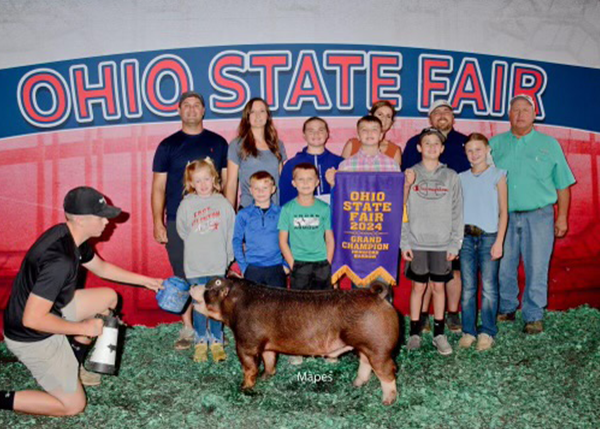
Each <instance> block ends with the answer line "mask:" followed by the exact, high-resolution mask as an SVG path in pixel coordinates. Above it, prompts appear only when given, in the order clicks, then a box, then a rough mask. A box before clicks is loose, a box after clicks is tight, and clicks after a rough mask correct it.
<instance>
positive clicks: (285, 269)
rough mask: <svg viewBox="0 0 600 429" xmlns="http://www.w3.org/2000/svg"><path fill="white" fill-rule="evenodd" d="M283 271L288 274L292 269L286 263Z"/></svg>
mask: <svg viewBox="0 0 600 429" xmlns="http://www.w3.org/2000/svg"><path fill="white" fill-rule="evenodd" d="M283 272H284V273H285V275H286V276H287V275H288V274H289V273H290V269H289V268H288V267H286V266H285V265H284V266H283Z"/></svg>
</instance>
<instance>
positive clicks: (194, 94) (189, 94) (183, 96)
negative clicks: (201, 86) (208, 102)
mask: <svg viewBox="0 0 600 429" xmlns="http://www.w3.org/2000/svg"><path fill="white" fill-rule="evenodd" d="M190 97H196V98H197V99H198V100H200V104H202V106H204V105H205V104H204V97H202V95H201V94H198V93H197V92H196V91H186V92H184V93H183V94H181V97H179V107H181V103H183V102H184V101H185V100H186V99H188V98H190Z"/></svg>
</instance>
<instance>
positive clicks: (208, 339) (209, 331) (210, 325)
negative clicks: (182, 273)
mask: <svg viewBox="0 0 600 429" xmlns="http://www.w3.org/2000/svg"><path fill="white" fill-rule="evenodd" d="M211 278H212V277H194V278H190V279H187V281H188V283H189V284H191V285H198V286H204V285H205V284H206V283H208V281H209V280H210V279H211ZM192 323H193V325H194V331H195V335H194V336H195V342H196V344H199V343H208V344H213V343H222V342H223V323H222V322H218V321H216V320H213V319H209V318H208V317H206V316H205V315H204V314H200V313H198V312H197V311H196V310H194V311H192Z"/></svg>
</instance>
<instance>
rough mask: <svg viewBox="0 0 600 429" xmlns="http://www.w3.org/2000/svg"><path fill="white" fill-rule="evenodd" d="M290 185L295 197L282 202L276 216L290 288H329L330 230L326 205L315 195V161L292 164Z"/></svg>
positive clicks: (331, 236)
mask: <svg viewBox="0 0 600 429" xmlns="http://www.w3.org/2000/svg"><path fill="white" fill-rule="evenodd" d="M292 177H293V180H292V185H293V186H294V187H295V188H296V189H297V190H298V197H296V198H294V199H293V200H291V201H289V202H288V203H287V204H285V205H284V206H283V209H282V210H281V216H280V217H279V224H278V225H277V227H278V228H279V246H280V247H281V253H282V254H283V257H284V258H285V260H286V262H287V263H288V265H289V266H290V268H291V270H292V273H291V277H290V280H291V282H290V283H291V287H292V289H302V290H308V289H316V290H322V289H329V288H331V261H332V259H333V248H334V241H333V231H332V229H331V211H330V209H329V205H328V204H327V203H324V202H323V201H321V200H318V199H316V198H315V195H314V192H315V189H316V188H317V186H318V185H319V173H318V171H317V169H316V168H315V166H314V165H312V164H309V163H301V164H298V165H296V166H295V167H294V171H293V173H292Z"/></svg>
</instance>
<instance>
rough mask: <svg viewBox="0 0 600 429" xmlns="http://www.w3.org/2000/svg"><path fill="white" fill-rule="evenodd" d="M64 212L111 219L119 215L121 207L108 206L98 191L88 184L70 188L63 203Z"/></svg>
mask: <svg viewBox="0 0 600 429" xmlns="http://www.w3.org/2000/svg"><path fill="white" fill-rule="evenodd" d="M63 207H64V209H65V213H69V214H73V215H95V216H100V217H105V218H107V219H112V218H114V217H117V216H119V214H120V213H121V209H120V208H118V207H113V206H109V205H108V204H107V203H106V198H104V195H102V194H101V193H100V192H98V191H96V190H95V189H94V188H90V187H89V186H80V187H78V188H75V189H71V190H70V191H69V192H68V193H67V195H66V196H65V201H64V203H63Z"/></svg>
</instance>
